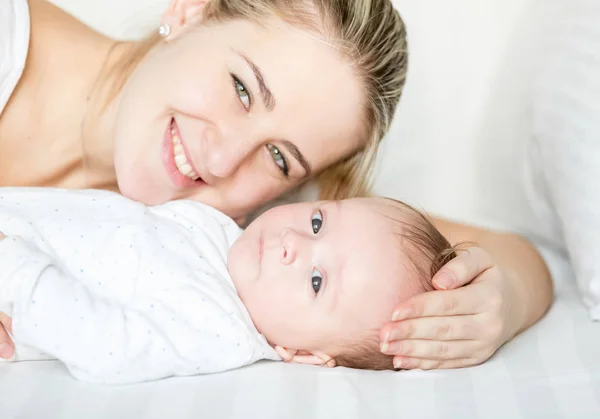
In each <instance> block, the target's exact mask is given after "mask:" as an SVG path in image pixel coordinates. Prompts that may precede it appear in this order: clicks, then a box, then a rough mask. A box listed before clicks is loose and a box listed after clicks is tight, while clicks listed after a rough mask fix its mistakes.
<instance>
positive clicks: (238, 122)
mask: <svg viewBox="0 0 600 419" xmlns="http://www.w3.org/2000/svg"><path fill="white" fill-rule="evenodd" d="M363 107H364V95H363V91H362V86H361V84H360V82H359V79H358V77H357V76H356V74H355V73H354V71H353V68H352V66H351V65H350V63H348V62H347V61H346V60H345V59H344V58H343V57H342V56H341V54H340V53H339V52H337V51H336V50H335V49H334V48H333V47H332V46H330V45H328V44H327V43H326V42H324V41H323V40H321V39H320V38H318V37H317V36H316V35H313V34H312V33H309V32H307V31H304V30H302V29H298V28H296V27H294V26H291V25H289V24H287V23H285V22H284V21H282V20H279V19H275V18H273V19H270V20H267V21H266V22H265V23H264V24H257V23H252V22H249V21H245V20H235V21H228V22H222V23H210V22H209V23H208V24H206V23H205V24H195V25H193V26H192V25H190V27H187V28H183V30H182V31H181V32H180V33H178V34H177V36H174V37H173V38H170V39H167V42H163V43H161V45H159V46H158V47H156V48H155V49H154V50H153V51H152V52H151V53H150V54H149V55H148V56H147V57H146V59H145V60H144V61H143V62H142V63H141V64H140V65H139V66H138V68H137V70H136V71H135V72H134V73H133V75H132V77H131V78H130V80H129V81H128V83H127V84H126V86H125V88H124V90H123V93H122V97H121V100H120V102H119V108H118V116H117V122H116V128H115V141H116V144H115V166H116V172H117V178H118V182H119V188H120V190H121V192H122V193H123V194H124V195H125V196H128V197H130V198H132V199H135V200H138V201H141V202H144V203H146V204H150V205H152V204H158V203H163V202H166V201H169V200H172V199H182V198H189V199H194V200H197V201H200V202H203V203H205V204H208V205H211V206H213V207H215V208H217V209H219V210H221V211H223V212H225V213H226V214H228V215H229V216H231V217H234V218H235V217H241V216H244V215H246V214H247V213H248V212H249V211H251V210H252V209H254V208H256V207H258V206H259V205H262V204H264V203H266V202H267V201H269V200H271V199H273V198H275V197H277V196H278V195H280V194H281V193H283V192H285V191H286V190H288V189H290V188H291V187H293V186H295V185H298V184H299V183H301V182H303V181H304V180H306V179H307V178H308V177H310V176H311V175H313V174H316V173H318V172H319V171H321V170H323V169H325V168H326V167H328V166H330V165H331V164H333V163H335V162H337V161H338V160H340V159H341V158H343V157H347V156H349V155H351V154H352V153H353V152H355V151H356V150H357V149H358V148H359V147H360V146H361V145H362V144H361V141H362V140H361V137H362V135H361V134H362V131H363V121H364V117H363V113H362V109H363Z"/></svg>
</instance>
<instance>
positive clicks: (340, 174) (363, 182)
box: [107, 0, 408, 199]
mask: <svg viewBox="0 0 600 419" xmlns="http://www.w3.org/2000/svg"><path fill="white" fill-rule="evenodd" d="M204 14H205V18H206V19H207V20H208V21H210V20H229V19H249V20H253V21H260V20H261V19H264V18H265V17H267V16H269V15H275V16H279V17H281V18H282V19H284V20H286V21H287V22H289V23H291V24H296V25H300V26H305V27H307V28H309V29H310V30H313V31H316V32H325V31H326V32H327V36H328V40H332V42H333V44H334V45H335V46H336V47H337V48H338V49H339V51H340V52H341V53H342V54H343V55H344V56H345V57H346V58H347V59H348V60H349V61H350V63H351V64H352V65H353V66H354V68H355V71H356V72H357V75H358V77H359V78H360V80H361V81H362V83H363V85H364V89H365V93H366V101H365V104H366V107H365V110H364V114H365V128H366V129H365V141H364V146H363V147H362V148H361V149H360V150H358V151H357V152H356V153H355V154H354V155H352V156H348V157H346V158H344V159H342V160H341V161H339V162H337V163H336V164H334V165H332V166H330V167H329V168H327V169H325V170H324V171H322V172H321V173H319V174H317V176H316V180H317V183H318V186H319V190H320V195H321V199H344V198H351V197H356V196H366V195H367V194H368V192H369V190H370V187H371V177H372V171H373V166H374V164H375V159H376V156H377V151H378V148H379V143H380V141H381V140H382V139H383V137H384V135H385V134H386V133H387V131H388V130H389V127H390V124H391V121H392V119H393V117H394V114H395V111H396V106H397V104H398V102H399V100H400V96H401V94H402V89H403V87H404V84H405V80H406V73H407V69H408V47H407V40H406V28H405V25H404V22H403V21H402V19H401V17H400V15H399V14H398V12H397V11H396V10H395V9H394V7H393V5H392V3H391V1H390V0H211V1H210V3H209V4H207V6H206V8H205V11H204ZM159 40H160V37H159V36H158V35H156V34H155V35H153V36H151V37H149V38H147V39H145V40H143V41H141V42H139V43H136V44H135V45H134V47H133V50H132V51H131V53H130V54H125V55H124V56H123V58H122V59H121V60H120V61H119V62H117V63H116V64H115V65H114V66H113V67H112V68H111V69H110V73H111V74H112V75H115V76H116V79H115V83H114V85H113V86H112V87H111V89H110V92H109V93H108V98H107V101H108V102H109V101H111V100H112V99H114V98H115V97H116V96H117V95H118V93H119V92H120V91H121V89H122V88H123V86H124V85H125V83H126V81H127V78H128V77H129V75H130V74H131V73H132V71H133V70H134V69H135V66H136V65H137V64H138V63H139V62H140V61H141V60H142V59H143V57H144V56H145V55H146V54H147V53H148V52H149V51H150V50H151V49H152V48H153V47H154V46H155V45H156V44H158V42H159Z"/></svg>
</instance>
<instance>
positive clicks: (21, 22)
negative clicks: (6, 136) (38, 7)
mask: <svg viewBox="0 0 600 419" xmlns="http://www.w3.org/2000/svg"><path fill="white" fill-rule="evenodd" d="M30 32H31V29H30V16H29V5H28V4H27V0H2V1H0V57H2V59H0V114H1V113H2V110H3V109H4V107H5V106H6V103H7V102H8V100H9V99H10V96H11V95H12V93H13V91H14V90H15V87H16V86H17V83H18V82H19V79H20V78H21V75H22V74H23V69H24V68H25V61H26V59H27V51H28V48H29V36H30Z"/></svg>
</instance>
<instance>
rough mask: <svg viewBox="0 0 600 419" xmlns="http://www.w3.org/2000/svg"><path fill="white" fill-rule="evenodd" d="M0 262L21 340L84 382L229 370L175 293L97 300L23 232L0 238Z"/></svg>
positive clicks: (0, 278)
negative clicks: (155, 297) (158, 297)
mask: <svg viewBox="0 0 600 419" xmlns="http://www.w3.org/2000/svg"><path fill="white" fill-rule="evenodd" d="M0 266H1V269H0V306H2V307H6V306H9V307H12V310H11V311H9V312H8V313H6V314H8V315H10V316H12V317H13V332H14V337H15V340H16V341H17V342H18V343H22V344H25V345H28V346H31V347H34V348H36V349H39V350H41V351H43V352H45V353H47V354H50V355H52V356H54V357H56V358H58V359H59V360H61V361H62V362H64V363H65V364H66V365H67V367H68V368H69V370H70V371H71V373H72V374H73V375H74V376H75V377H77V378H79V379H81V380H84V381H91V382H99V383H113V384H121V383H131V382H139V381H147V380H153V379H159V378H165V377H169V376H172V375H190V374H193V373H198V372H210V370H211V369H213V368H214V369H215V370H223V369H226V368H227V365H225V366H224V365H216V364H219V363H220V362H219V360H218V358H217V362H215V358H214V356H213V358H211V357H210V355H212V354H210V353H207V351H206V350H204V349H205V347H206V346H207V345H210V342H211V336H207V335H209V333H206V332H205V331H204V328H203V329H202V330H198V329H197V328H195V327H194V324H192V323H194V322H193V321H190V322H188V320H192V319H190V316H189V314H190V312H189V311H188V313H187V314H188V315H187V316H186V315H185V314H184V315H181V309H180V308H179V307H177V303H176V301H177V300H176V299H171V302H170V303H169V302H164V301H163V302H161V301H155V300H152V299H151V298H150V297H147V298H145V297H143V296H140V297H139V298H135V299H134V301H133V302H132V303H131V304H128V306H124V305H122V304H120V303H117V302H113V301H108V300H106V299H101V298H98V297H97V296H95V295H94V294H93V293H91V292H90V291H89V290H88V289H87V288H86V287H85V286H84V285H83V284H82V283H81V282H80V281H78V280H77V278H74V277H73V276H71V275H70V274H68V273H65V272H62V271H61V269H60V267H59V266H58V265H57V264H56V263H55V262H54V261H53V260H52V258H51V257H50V256H49V255H47V254H46V253H44V252H42V251H40V250H39V249H38V248H37V247H36V246H35V245H33V244H31V243H29V242H27V241H25V240H23V239H22V238H19V237H7V238H5V239H3V240H0ZM165 288H166V287H165ZM165 292H169V291H165ZM171 292H172V290H171ZM189 293H191V294H194V290H189ZM167 300H168V299H166V300H165V301H167ZM190 302H191V305H192V306H193V305H194V300H193V297H192V300H191V301H190V299H189V298H187V299H186V303H187V304H188V305H189V304H190ZM207 304H210V302H207ZM155 305H156V306H155ZM216 323H217V324H218V322H216ZM195 324H196V325H197V323H195ZM208 328H210V326H209V327H208ZM217 336H218V335H217ZM223 340H226V339H223ZM207 341H208V342H207ZM213 343H214V342H213ZM223 343H224V344H226V343H225V342H223ZM234 345H235V343H234ZM231 361H233V360H231ZM235 361H238V360H235ZM224 362H226V361H224Z"/></svg>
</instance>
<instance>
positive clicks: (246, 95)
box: [231, 74, 252, 110]
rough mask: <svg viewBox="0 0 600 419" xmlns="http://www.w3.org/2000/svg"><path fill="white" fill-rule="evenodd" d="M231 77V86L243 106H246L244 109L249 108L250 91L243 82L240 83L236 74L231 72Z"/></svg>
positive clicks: (250, 101)
mask: <svg viewBox="0 0 600 419" xmlns="http://www.w3.org/2000/svg"><path fill="white" fill-rule="evenodd" d="M231 78H232V79H233V87H234V88H235V92H236V94H237V96H238V98H239V99H240V102H242V105H243V106H244V108H246V110H250V106H251V105H252V97H251V96H250V92H249V91H248V89H246V86H244V83H242V82H241V81H240V79H238V78H237V77H236V76H234V75H233V74H232V75H231Z"/></svg>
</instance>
